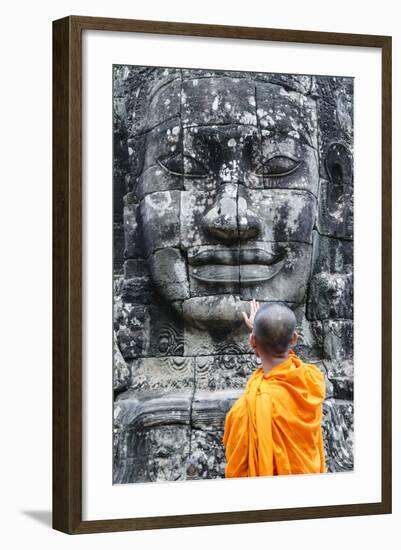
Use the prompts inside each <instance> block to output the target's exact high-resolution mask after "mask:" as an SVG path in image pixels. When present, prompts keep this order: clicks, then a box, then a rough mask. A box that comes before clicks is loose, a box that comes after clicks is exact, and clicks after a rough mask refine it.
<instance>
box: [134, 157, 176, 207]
mask: <svg viewBox="0 0 401 550" xmlns="http://www.w3.org/2000/svg"><path fill="white" fill-rule="evenodd" d="M173 160H174V161H175V162H177V163H181V160H180V159H179V158H178V157H177V158H175V159H173ZM165 166H167V162H166V163H165ZM171 168H173V166H172V165H171ZM176 168H177V169H178V166H177V167H176ZM180 171H181V169H180ZM183 188H184V184H183V178H182V176H181V175H179V174H178V172H175V171H168V170H167V169H166V168H163V167H162V166H160V165H159V164H155V165H154V166H150V167H149V168H147V169H146V170H145V171H144V172H142V174H141V175H140V176H139V177H138V178H137V182H136V184H135V186H134V189H135V197H136V198H137V199H138V200H141V199H143V198H144V197H145V196H146V195H149V194H150V193H154V192H156V191H170V190H174V189H183Z"/></svg>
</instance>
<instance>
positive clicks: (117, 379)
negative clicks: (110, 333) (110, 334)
mask: <svg viewBox="0 0 401 550" xmlns="http://www.w3.org/2000/svg"><path fill="white" fill-rule="evenodd" d="M113 366H114V371H113V389H114V391H122V390H123V389H126V388H127V387H128V385H129V381H130V370H129V368H128V365H127V363H126V362H125V361H124V358H123V356H122V355H121V351H120V349H119V347H118V342H117V336H116V334H115V333H114V343H113Z"/></svg>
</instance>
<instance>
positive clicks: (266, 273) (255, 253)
mask: <svg viewBox="0 0 401 550" xmlns="http://www.w3.org/2000/svg"><path fill="white" fill-rule="evenodd" d="M188 262H189V264H190V265H191V266H192V270H191V276H192V277H194V278H195V279H198V280H200V281H203V282H207V283H239V282H241V284H242V283H258V282H262V281H268V280H269V279H271V278H272V277H274V276H275V275H277V273H278V272H279V271H280V270H281V269H282V267H283V265H284V256H283V254H274V253H272V252H268V251H266V250H263V249H262V248H242V247H241V248H225V249H218V248H216V249H208V250H202V251H201V252H198V253H197V254H194V255H193V256H190V255H188Z"/></svg>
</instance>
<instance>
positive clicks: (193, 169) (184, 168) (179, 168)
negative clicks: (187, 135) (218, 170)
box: [157, 153, 209, 178]
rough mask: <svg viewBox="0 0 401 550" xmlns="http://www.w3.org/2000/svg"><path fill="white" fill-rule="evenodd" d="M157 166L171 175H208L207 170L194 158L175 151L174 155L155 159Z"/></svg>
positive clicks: (202, 176) (201, 176)
mask: <svg viewBox="0 0 401 550" xmlns="http://www.w3.org/2000/svg"><path fill="white" fill-rule="evenodd" d="M157 163H158V164H159V166H161V167H162V168H163V170H166V172H168V173H169V174H172V175H173V176H186V177H188V178H205V177H207V176H208V175H209V172H208V170H207V169H206V168H205V167H204V166H203V164H202V163H201V162H199V161H198V160H196V159H195V158H193V157H191V156H189V155H184V154H183V153H175V154H174V155H170V156H166V157H160V158H159V159H158V160H157Z"/></svg>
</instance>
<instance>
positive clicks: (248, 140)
mask: <svg viewBox="0 0 401 550" xmlns="http://www.w3.org/2000/svg"><path fill="white" fill-rule="evenodd" d="M183 151H184V172H185V176H186V178H187V180H189V181H190V179H195V181H196V180H197V179H198V180H199V179H203V180H205V179H207V178H208V177H209V179H210V177H211V176H212V175H214V176H215V177H217V178H218V179H219V180H220V181H223V182H224V181H226V182H241V183H243V184H245V185H246V186H248V187H263V166H262V162H261V139H260V132H259V130H258V129H257V128H256V127H255V126H242V125H233V126H231V125H229V126H200V127H198V126H195V127H191V128H185V129H184V142H183Z"/></svg>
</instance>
